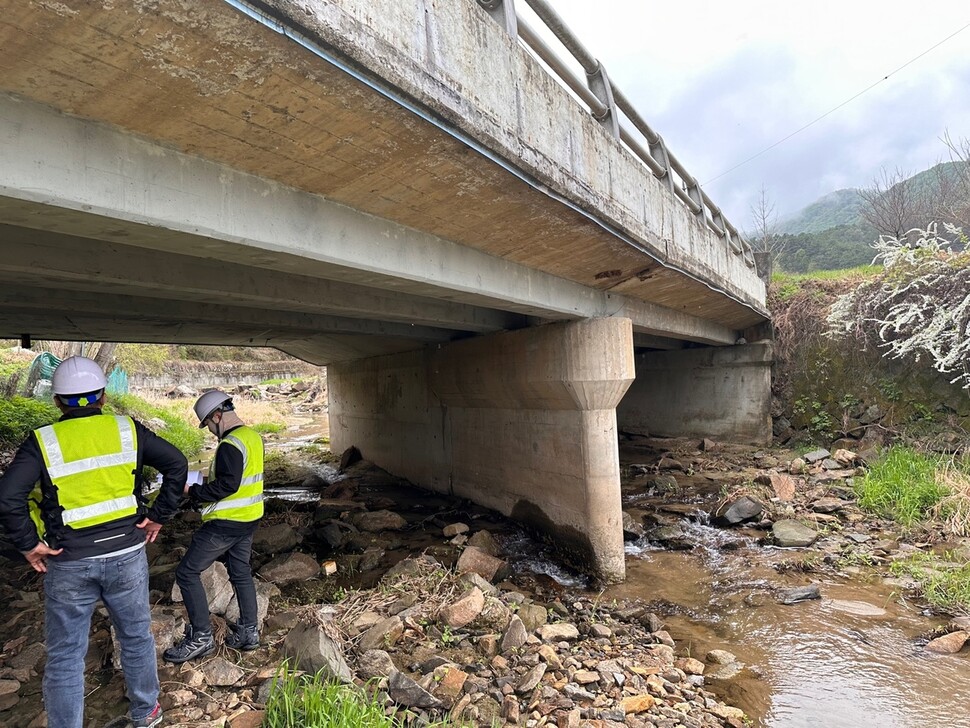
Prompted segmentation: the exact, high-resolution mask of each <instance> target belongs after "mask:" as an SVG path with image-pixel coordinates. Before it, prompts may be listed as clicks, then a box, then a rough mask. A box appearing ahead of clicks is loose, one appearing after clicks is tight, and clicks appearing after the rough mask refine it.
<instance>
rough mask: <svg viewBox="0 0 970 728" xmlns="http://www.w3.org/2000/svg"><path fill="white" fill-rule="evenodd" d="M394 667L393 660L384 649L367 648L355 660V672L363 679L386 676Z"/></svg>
mask: <svg viewBox="0 0 970 728" xmlns="http://www.w3.org/2000/svg"><path fill="white" fill-rule="evenodd" d="M395 669H396V668H395V667H394V661H393V660H392V659H391V656H390V655H389V654H387V653H386V652H385V651H384V650H367V651H365V652H364V654H362V655H361V656H360V659H359V660H357V674H358V675H359V676H360V677H361V678H363V679H364V680H371V679H373V678H381V677H387V676H388V675H390V674H391V672H392V671H393V670H395Z"/></svg>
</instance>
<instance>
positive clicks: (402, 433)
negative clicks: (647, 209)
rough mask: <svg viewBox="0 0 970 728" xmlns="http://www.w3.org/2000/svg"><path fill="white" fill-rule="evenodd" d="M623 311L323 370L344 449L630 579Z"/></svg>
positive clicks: (629, 368) (590, 566)
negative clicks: (622, 417)
mask: <svg viewBox="0 0 970 728" xmlns="http://www.w3.org/2000/svg"><path fill="white" fill-rule="evenodd" d="M633 376H634V365H633V332H632V326H631V322H630V320H629V319H623V318H602V319H586V320H581V321H575V322H566V323H555V324H548V325H544V326H538V327H534V328H528V329H521V330H518V331H511V332H503V333H497V334H492V335H488V336H482V337H477V338H474V339H469V340H466V341H458V342H453V343H449V344H442V345H439V346H437V347H436V348H428V349H424V350H421V351H415V352H408V353H404V354H391V355H387V356H380V357H374V358H370V359H363V360H358V361H352V362H345V363H340V364H335V365H332V366H330V367H329V368H328V382H329V391H330V428H331V441H332V445H333V448H334V449H335V450H337V451H339V450H341V449H343V448H345V447H349V446H351V445H356V446H357V447H358V448H359V449H360V450H361V452H362V453H363V455H364V457H366V458H367V459H369V460H372V461H374V462H375V463H377V464H378V465H380V466H381V467H383V468H385V469H387V470H388V471H390V472H393V473H395V474H397V475H401V476H403V477H406V478H408V479H409V480H410V481H411V482H413V483H416V484H418V485H421V486H424V487H427V488H429V489H431V490H434V491H438V492H443V493H451V494H454V495H458V496H462V497H467V498H469V499H471V500H473V501H475V502H476V503H480V504H482V505H484V506H487V507H490V508H494V509H495V510H497V511H499V512H501V513H504V514H506V515H508V516H511V517H513V518H515V519H516V520H519V521H521V522H524V523H526V524H528V525H530V526H532V527H534V528H536V529H537V530H539V531H541V532H545V533H547V534H549V535H550V536H551V537H552V539H553V542H554V543H555V544H556V545H557V546H558V547H559V548H560V550H561V551H562V552H563V554H564V555H565V556H566V557H567V558H571V559H572V561H574V562H575V563H577V564H578V565H580V566H582V567H583V568H585V569H586V570H587V571H589V572H591V573H593V574H594V575H597V576H598V577H600V578H602V579H603V580H606V581H618V580H622V579H623V577H624V574H625V570H624V559H623V529H622V511H621V503H620V469H619V458H618V453H617V429H616V414H615V412H616V410H615V408H616V406H617V404H618V403H619V402H620V400H621V398H622V397H623V395H624V393H625V392H626V390H627V388H628V387H629V386H630V383H631V382H632V381H633Z"/></svg>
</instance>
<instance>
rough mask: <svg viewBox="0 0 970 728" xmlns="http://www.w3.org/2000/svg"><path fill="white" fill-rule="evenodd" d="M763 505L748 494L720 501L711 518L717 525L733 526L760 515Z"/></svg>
mask: <svg viewBox="0 0 970 728" xmlns="http://www.w3.org/2000/svg"><path fill="white" fill-rule="evenodd" d="M763 510H764V506H762V505H761V503H759V502H758V501H757V500H755V499H754V498H752V497H751V496H749V495H744V496H741V497H740V498H736V499H735V500H729V501H726V502H724V503H722V504H721V505H720V506H719V507H718V508H717V510H715V511H714V517H713V518H712V519H711V520H712V521H713V522H714V523H715V524H716V525H718V526H735V525H737V524H739V523H743V522H744V521H750V520H752V519H754V518H757V517H758V516H759V515H761V512H762V511H763Z"/></svg>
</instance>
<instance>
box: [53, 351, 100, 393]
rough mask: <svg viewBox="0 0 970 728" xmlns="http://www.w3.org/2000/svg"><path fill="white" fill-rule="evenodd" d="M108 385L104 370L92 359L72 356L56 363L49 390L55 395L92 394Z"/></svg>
mask: <svg viewBox="0 0 970 728" xmlns="http://www.w3.org/2000/svg"><path fill="white" fill-rule="evenodd" d="M107 385H108V380H107V379H105V376H104V372H103V371H102V370H101V367H99V366H98V365H97V364H96V363H95V362H94V360H93V359H88V358H87V357H85V356H72V357H69V358H67V359H65V360H64V361H62V362H61V363H60V364H58V365H57V369H55V370H54V376H53V378H52V380H51V390H52V391H53V392H54V394H56V395H63V396H70V395H75V394H92V393H94V392H100V391H101V390H103V389H104V388H105V387H106V386H107Z"/></svg>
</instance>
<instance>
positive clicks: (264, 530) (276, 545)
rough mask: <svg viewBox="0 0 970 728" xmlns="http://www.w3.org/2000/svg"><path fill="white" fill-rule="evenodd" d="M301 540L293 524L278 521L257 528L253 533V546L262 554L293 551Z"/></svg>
mask: <svg viewBox="0 0 970 728" xmlns="http://www.w3.org/2000/svg"><path fill="white" fill-rule="evenodd" d="M301 540H302V539H301V538H300V537H299V535H297V533H296V531H295V530H294V529H293V527H292V526H289V525H287V524H285V523H277V524H275V525H273V526H260V527H259V528H257V529H256V533H254V534H253V548H254V549H255V550H256V551H258V552H259V553H262V554H279V553H283V552H284V551H292V550H293V549H294V548H296V545H297V544H298V543H300V541H301Z"/></svg>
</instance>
